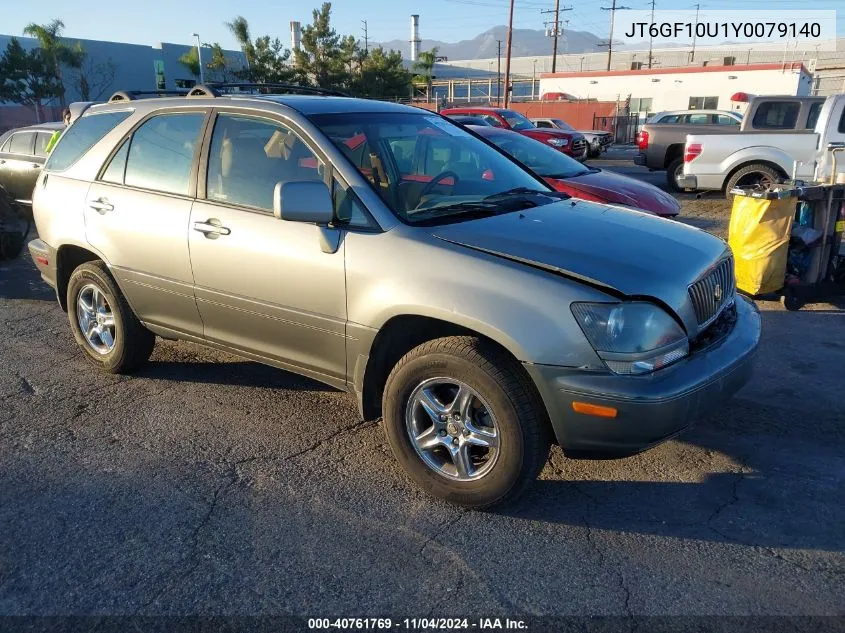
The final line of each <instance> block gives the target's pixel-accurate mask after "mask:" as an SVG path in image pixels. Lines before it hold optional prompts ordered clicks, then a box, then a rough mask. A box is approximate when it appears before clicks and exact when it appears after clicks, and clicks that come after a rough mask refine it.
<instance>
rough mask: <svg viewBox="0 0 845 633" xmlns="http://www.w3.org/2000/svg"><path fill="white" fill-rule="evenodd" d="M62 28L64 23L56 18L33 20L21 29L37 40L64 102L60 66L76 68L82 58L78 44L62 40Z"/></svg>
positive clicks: (59, 95)
mask: <svg viewBox="0 0 845 633" xmlns="http://www.w3.org/2000/svg"><path fill="white" fill-rule="evenodd" d="M64 28H65V23H64V22H62V21H61V20H59V19H56V20H53V21H52V22H50V23H49V24H35V23H34V22H30V23H29V24H27V25H26V26H25V27H24V30H23V33H24V35H29V36H30V37H34V38H35V39H37V40H38V44H39V46H40V47H41V51H42V55H43V58H44V62H45V63H46V64H47V66H48V68H50V69H51V70H52V72H53V76H54V77H55V79H56V80H57V81H58V82H59V85H60V86H61V91H60V93H59V94H58V95H57V96H58V97H60V98H61V100H62V103H64V99H65V88H64V82H63V81H62V66H68V67H70V68H77V69H78V68H79V66H80V65H81V64H82V60H83V56H82V55H81V54H80V49H79V47H78V46H77V47H76V48H72V47H70V46H68V45H67V44H66V43H65V42H63V41H62V31H63V30H64Z"/></svg>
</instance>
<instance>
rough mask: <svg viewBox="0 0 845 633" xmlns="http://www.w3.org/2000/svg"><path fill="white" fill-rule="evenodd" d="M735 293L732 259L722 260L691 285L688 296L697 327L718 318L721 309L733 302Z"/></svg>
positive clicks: (704, 325)
mask: <svg viewBox="0 0 845 633" xmlns="http://www.w3.org/2000/svg"><path fill="white" fill-rule="evenodd" d="M735 291H736V282H735V280H734V260H733V257H727V258H725V259H723V260H722V261H720V262H719V263H718V264H716V266H715V267H714V268H712V269H711V270H709V271H708V272H707V273H706V274H705V275H704V277H702V278H701V279H699V280H698V281H696V282H695V283H693V284H692V285H691V286H690V287H689V296H690V300H691V301H692V305H693V308H694V309H695V317H696V319H697V320H698V325H699V327H702V328H703V327H706V326H707V325H709V324H710V323H711V322H712V321H713V320H714V319H715V318H716V317H717V316H719V312H721V310H722V308H723V307H724V306H726V305H728V304H729V303H730V302H731V301H733V299H734V293H735Z"/></svg>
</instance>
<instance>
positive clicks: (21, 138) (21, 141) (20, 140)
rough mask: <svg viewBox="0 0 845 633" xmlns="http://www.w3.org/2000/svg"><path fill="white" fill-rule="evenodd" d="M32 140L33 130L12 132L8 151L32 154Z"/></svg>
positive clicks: (33, 138) (33, 137)
mask: <svg viewBox="0 0 845 633" xmlns="http://www.w3.org/2000/svg"><path fill="white" fill-rule="evenodd" d="M34 142H35V132H18V133H17V134H13V135H12V142H11V143H9V153H10V154H24V155H26V156H32V148H33V144H34Z"/></svg>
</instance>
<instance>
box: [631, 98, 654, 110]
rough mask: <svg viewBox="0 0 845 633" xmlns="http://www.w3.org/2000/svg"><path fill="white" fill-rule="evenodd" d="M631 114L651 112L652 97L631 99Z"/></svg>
mask: <svg viewBox="0 0 845 633" xmlns="http://www.w3.org/2000/svg"><path fill="white" fill-rule="evenodd" d="M630 109H631V112H646V113H648V112H651V97H639V98H636V99H631V106H630Z"/></svg>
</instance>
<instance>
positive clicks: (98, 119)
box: [45, 110, 132, 171]
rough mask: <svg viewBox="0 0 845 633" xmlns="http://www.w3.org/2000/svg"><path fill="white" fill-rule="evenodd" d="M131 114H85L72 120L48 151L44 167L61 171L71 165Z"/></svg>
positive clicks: (125, 112) (127, 112) (124, 112)
mask: <svg viewBox="0 0 845 633" xmlns="http://www.w3.org/2000/svg"><path fill="white" fill-rule="evenodd" d="M130 114H132V113H131V112H129V111H125V110H124V111H122V112H103V113H101V114H86V115H84V116H83V117H81V118H80V119H78V120H77V121H74V123H73V125H71V126H70V127H69V128H68V129H67V130H66V131H65V133H64V134H62V137H61V138H60V139H59V142H58V143H57V144H56V147H54V148H53V151H52V152H50V158H48V159H47V165H46V166H45V169H47V170H50V171H62V170H65V169H67V168H68V167H70V166H71V165H73V164H74V163H75V162H76V161H78V160H79V159H80V158H82V156H83V155H84V154H85V153H86V152H87V151H88V150H89V149H91V148H92V147H94V145H96V144H97V142H98V141H99V140H100V139H101V138H103V137H104V136H105V135H106V134H108V133H109V132H111V131H112V130H113V129H114V128H115V127H117V126H118V125H119V124H120V123H122V122H123V121H125V120H126V118H127V117H128V116H129V115H130Z"/></svg>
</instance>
